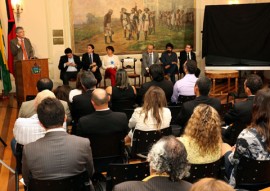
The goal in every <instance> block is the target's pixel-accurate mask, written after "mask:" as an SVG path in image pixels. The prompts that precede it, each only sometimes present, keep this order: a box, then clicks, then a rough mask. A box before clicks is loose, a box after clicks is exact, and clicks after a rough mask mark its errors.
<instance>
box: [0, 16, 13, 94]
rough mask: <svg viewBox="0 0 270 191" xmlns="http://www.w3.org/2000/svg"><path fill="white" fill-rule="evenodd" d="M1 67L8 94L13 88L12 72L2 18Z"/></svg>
mask: <svg viewBox="0 0 270 191" xmlns="http://www.w3.org/2000/svg"><path fill="white" fill-rule="evenodd" d="M0 69H1V79H2V82H3V87H4V93H5V94H8V93H9V92H10V91H11V89H12V86H11V81H10V74H9V71H8V63H7V57H6V51H5V41H4V35H3V32H2V23H1V19H0Z"/></svg>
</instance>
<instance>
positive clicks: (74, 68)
mask: <svg viewBox="0 0 270 191" xmlns="http://www.w3.org/2000/svg"><path fill="white" fill-rule="evenodd" d="M68 62H69V63H75V62H74V58H73V57H72V58H68ZM67 72H77V68H76V67H74V66H68V68H67Z"/></svg>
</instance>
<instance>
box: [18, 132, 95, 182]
mask: <svg viewBox="0 0 270 191" xmlns="http://www.w3.org/2000/svg"><path fill="white" fill-rule="evenodd" d="M85 170H87V171H88V173H89V176H90V177H92V175H93V172H94V167H93V158H92V151H91V147H90V141H89V139H86V138H81V137H77V136H73V135H69V134H67V133H66V132H63V131H55V132H48V133H46V134H45V136H44V137H43V138H40V139H38V140H37V141H36V142H33V143H29V144H27V145H25V146H24V148H23V159H22V175H23V179H24V182H25V183H26V185H27V184H28V183H29V179H30V177H33V178H35V179H40V180H54V179H64V178H67V177H71V176H74V175H77V174H80V173H81V172H83V171H85Z"/></svg>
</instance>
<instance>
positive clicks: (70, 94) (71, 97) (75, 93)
mask: <svg viewBox="0 0 270 191" xmlns="http://www.w3.org/2000/svg"><path fill="white" fill-rule="evenodd" d="M81 94H82V90H79V89H74V90H71V91H70V92H69V101H70V103H72V102H73V97H74V96H76V95H81Z"/></svg>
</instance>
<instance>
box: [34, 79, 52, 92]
mask: <svg viewBox="0 0 270 191" xmlns="http://www.w3.org/2000/svg"><path fill="white" fill-rule="evenodd" d="M52 89H53V82H52V80H51V79H50V78H40V79H39V80H38V81H37V90H38V92H41V91H43V90H50V91H52Z"/></svg>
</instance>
